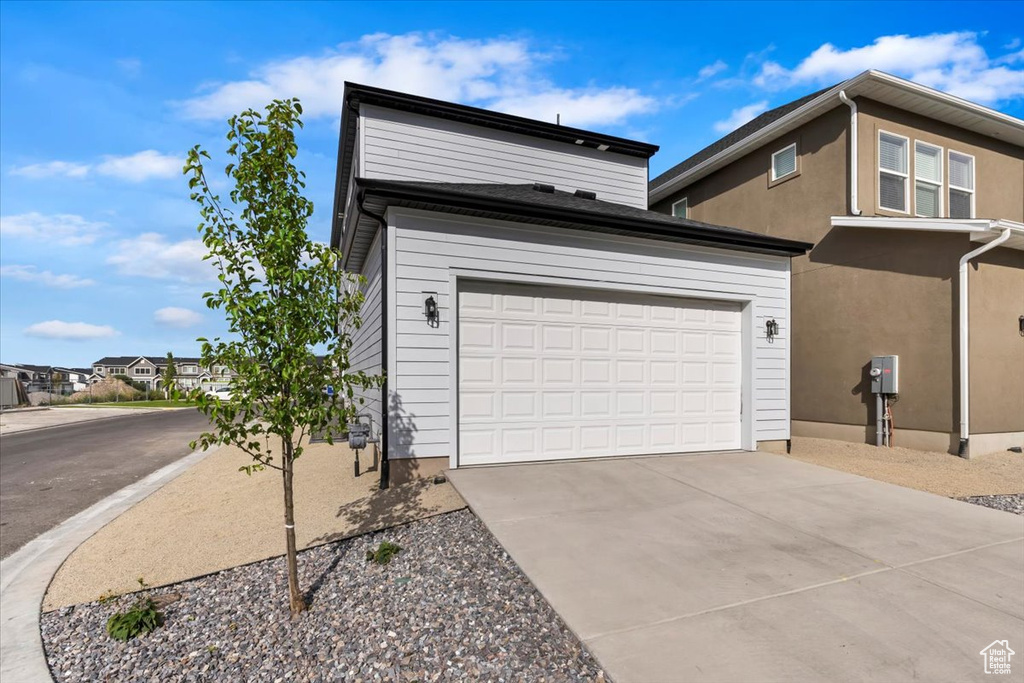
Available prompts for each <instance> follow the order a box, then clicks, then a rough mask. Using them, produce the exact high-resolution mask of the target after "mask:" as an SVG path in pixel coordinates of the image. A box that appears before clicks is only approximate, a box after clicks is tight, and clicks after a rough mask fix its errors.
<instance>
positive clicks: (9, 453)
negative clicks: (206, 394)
mask: <svg viewBox="0 0 1024 683" xmlns="http://www.w3.org/2000/svg"><path fill="white" fill-rule="evenodd" d="M206 424H207V422H206V418H205V417H204V416H203V415H201V414H200V413H198V412H197V411H195V410H189V409H185V410H164V411H159V412H153V413H150V412H147V413H145V414H141V415H138V414H126V415H125V416H124V417H116V418H112V419H105V420H97V421H95V422H87V423H82V424H71V425H66V426H62V427H53V428H50V429H41V430H37V431H30V432H23V433H18V434H8V435H3V436H0V557H7V556H8V555H10V554H11V553H13V552H14V551H15V550H17V549H18V548H20V547H21V546H22V545H24V544H25V543H27V542H28V541H30V540H32V539H33V538H35V537H36V536H38V535H39V534H41V533H43V532H44V531H47V530H48V529H51V528H52V527H54V526H56V525H57V524H60V523H61V522H63V521H64V520H65V519H67V518H68V517H71V516H72V515H75V514H76V513H78V512H81V511H82V510H84V509H86V508H87V507H89V506H90V505H92V504H93V503H96V502H97V501H99V500H102V499H103V498H105V497H106V496H108V495H109V494H111V493H113V492H114V491H117V490H119V489H121V488H122V487H124V486H127V485H128V484H130V483H132V482H135V481H138V480H139V479H142V478H143V477H145V476H146V475H148V474H150V473H151V472H154V471H156V470H158V469H160V468H161V467H163V466H165V465H167V464H168V463H171V462H173V461H175V460H177V459H179V458H181V457H183V456H185V455H187V454H188V453H189V447H188V442H189V441H191V440H192V439H194V438H196V436H198V435H199V433H200V432H201V431H202V430H203V428H204V427H205V425H206Z"/></svg>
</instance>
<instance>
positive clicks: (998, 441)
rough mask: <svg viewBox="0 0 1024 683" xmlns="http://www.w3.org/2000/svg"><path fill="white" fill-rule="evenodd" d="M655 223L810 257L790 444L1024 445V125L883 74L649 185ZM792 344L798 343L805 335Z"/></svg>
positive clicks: (965, 448)
mask: <svg viewBox="0 0 1024 683" xmlns="http://www.w3.org/2000/svg"><path fill="white" fill-rule="evenodd" d="M649 189H650V192H649V200H650V207H651V209H653V210H656V211H660V212H662V213H667V214H674V215H677V216H681V217H685V218H688V219H691V220H697V221H705V222H710V223H715V224H720V225H729V226H735V227H737V228H742V229H745V230H750V231H754V232H759V233H762V234H765V235H772V236H776V237H782V238H787V239H795V240H801V241H806V242H811V243H813V244H814V245H815V246H814V248H813V249H812V250H811V251H810V252H809V253H808V254H806V255H801V256H796V257H795V258H794V259H793V265H792V268H793V275H792V297H793V302H792V305H793V309H792V319H791V327H792V329H786V326H785V325H783V326H782V329H780V331H779V336H780V337H781V338H791V340H792V343H791V347H790V348H791V349H792V373H793V375H792V388H791V391H792V418H793V423H792V432H793V434H795V435H806V436H821V437H827V438H835V439H843V440H848V441H867V442H869V443H874V440H875V417H876V416H875V403H874V399H873V396H872V394H871V391H870V389H869V386H870V376H869V363H870V360H871V358H872V357H873V356H880V355H889V354H893V355H898V356H899V372H900V379H899V395H898V403H895V404H894V406H893V421H894V424H895V444H896V445H904V446H909V447H914V448H923V449H929V450H941V451H946V450H949V451H950V452H959V453H960V454H961V455H964V456H968V455H971V454H980V453H986V452H991V451H996V450H1003V449H1006V448H1010V447H1015V446H1020V445H1021V444H1022V443H1024V222H1022V221H1024V121H1021V120H1020V119H1017V118H1015V117H1012V116H1008V115H1006V114H1004V113H1001V112H999V111H995V110H993V109H990V108H988V107H984V106H981V105H979V104H976V103H973V102H969V101H966V100H963V99H960V98H958V97H954V96H951V95H948V94H945V93H941V92H938V91H936V90H932V89H931V88H927V87H924V86H922V85H919V84H916V83H912V82H910V81H906V80H903V79H900V78H897V77H894V76H891V75H889V74H885V73H881V72H878V71H868V72H865V73H862V74H860V75H859V76H856V77H854V78H851V79H849V80H847V81H844V82H842V83H839V84H838V85H836V86H834V87H831V88H827V89H825V90H822V91H819V92H816V93H812V94H810V95H808V96H806V97H804V98H802V99H799V100H797V101H795V102H791V103H789V104H787V105H784V106H782V107H778V108H776V109H773V110H771V111H768V112H765V113H764V114H762V115H761V116H759V117H757V118H756V119H754V120H753V121H751V122H749V123H747V124H746V125H744V126H742V127H741V128H739V129H737V130H736V131H734V132H732V133H730V134H729V135H727V136H725V137H724V138H722V139H721V140H719V141H717V142H715V143H714V144H712V145H710V146H709V147H707V148H705V149H703V150H701V151H700V152H698V153H697V154H695V155H693V156H692V157H690V158H689V159H687V160H685V161H683V162H682V163H680V164H678V165H677V166H675V167H673V168H671V169H669V170H668V171H666V172H665V173H663V174H662V175H660V176H658V177H657V178H655V179H654V180H653V181H652V182H651V183H650V188H649ZM790 335H792V336H791V337H790Z"/></svg>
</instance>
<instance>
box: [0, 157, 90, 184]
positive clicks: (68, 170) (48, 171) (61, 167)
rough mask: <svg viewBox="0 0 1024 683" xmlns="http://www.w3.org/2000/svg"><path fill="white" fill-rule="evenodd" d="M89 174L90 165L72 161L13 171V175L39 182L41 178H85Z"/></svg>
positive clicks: (32, 166) (49, 163)
mask: <svg viewBox="0 0 1024 683" xmlns="http://www.w3.org/2000/svg"><path fill="white" fill-rule="evenodd" d="M88 173H89V164H78V163H75V162H72V161H47V162H44V163H40V164H29V165H28V166H18V167H15V168H12V169H11V175H19V176H24V177H25V178H32V179H33V180H37V179H39V178H55V177H57V176H64V177H67V178H84V177H85V176H86V175H87V174H88Z"/></svg>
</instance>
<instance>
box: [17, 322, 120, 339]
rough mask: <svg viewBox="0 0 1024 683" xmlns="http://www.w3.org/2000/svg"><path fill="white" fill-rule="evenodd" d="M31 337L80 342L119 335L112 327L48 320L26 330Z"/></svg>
mask: <svg viewBox="0 0 1024 683" xmlns="http://www.w3.org/2000/svg"><path fill="white" fill-rule="evenodd" d="M25 334H26V335H27V336H29V337H43V338H44V339H66V340H71V341H80V340H84V339H102V338H104V337H113V336H115V335H117V334H119V333H118V331H117V330H115V329H114V328H113V327H111V326H110V325H92V324H90V323H67V322H64V321H63V320H47V321H46V322H42V323H36V324H35V325H29V326H28V327H26V328H25Z"/></svg>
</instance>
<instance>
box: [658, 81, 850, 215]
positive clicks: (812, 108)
mask: <svg viewBox="0 0 1024 683" xmlns="http://www.w3.org/2000/svg"><path fill="white" fill-rule="evenodd" d="M863 76H865V74H861V75H860V76H856V77H855V78H852V79H850V80H849V81H845V82H843V83H840V84H839V85H837V86H835V87H834V88H832V89H831V90H829V91H827V92H825V93H824V94H822V95H820V96H819V97H816V98H815V99H813V100H811V101H810V102H808V103H807V104H805V105H803V106H802V107H799V108H798V109H794V110H793V111H791V112H789V113H788V114H786V115H785V116H782V117H780V118H779V119H778V120H777V121H773V122H772V123H770V124H768V125H767V126H765V127H764V128H761V129H759V130H757V131H755V132H754V133H753V134H751V135H749V136H747V137H745V138H743V139H742V140H740V141H739V142H737V143H736V144H734V145H732V146H731V147H727V148H726V149H723V150H722V151H721V152H719V153H718V154H716V155H714V156H712V157H709V158H707V159H705V160H704V161H702V162H701V163H699V164H697V165H696V166H694V167H693V168H690V169H687V170H686V171H684V172H683V173H680V174H679V175H677V176H676V177H675V178H672V179H671V180H669V181H667V182H665V183H664V184H662V185H659V186H658V187H656V188H654V189H653V190H651V191H650V192H649V193H648V204H654V203H655V202H658V201H661V200H662V199H664V198H665V197H666V196H668V195H670V194H672V193H673V192H675V191H676V190H677V189H680V188H682V187H685V186H686V185H689V184H690V183H692V182H694V181H695V180H699V179H700V178H703V177H704V176H705V175H708V174H709V173H711V172H712V171H714V170H716V169H718V168H719V167H720V166H724V165H725V164H726V163H727V162H728V161H730V160H732V159H735V158H738V157H740V156H742V155H744V154H746V153H747V152H751V151H753V150H754V149H757V148H758V147H760V146H761V144H763V143H764V142H768V141H769V140H770V139H771V138H773V137H775V136H776V134H777V133H778V131H780V130H783V129H785V128H787V127H788V126H791V125H795V124H797V123H799V122H801V121H803V120H804V119H805V118H811V115H812V114H817V113H818V112H819V110H823V109H826V108H828V109H831V108H833V107H836V106H839V104H840V102H839V91H841V90H843V88H844V87H846V88H848V87H849V86H850V83H852V82H853V81H855V80H857V79H858V78H861V77H863ZM829 100H834V102H832V103H830V102H829ZM830 104H831V106H829V105H830Z"/></svg>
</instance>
